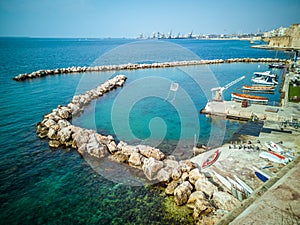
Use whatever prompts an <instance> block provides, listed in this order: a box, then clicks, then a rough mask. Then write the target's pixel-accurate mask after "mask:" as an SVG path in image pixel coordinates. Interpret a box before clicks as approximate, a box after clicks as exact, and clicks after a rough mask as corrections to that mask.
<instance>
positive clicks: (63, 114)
mask: <svg viewBox="0 0 300 225" xmlns="http://www.w3.org/2000/svg"><path fill="white" fill-rule="evenodd" d="M58 116H59V117H61V118H62V119H69V118H70V117H71V114H70V112H69V109H68V108H67V107H61V108H59V109H58Z"/></svg>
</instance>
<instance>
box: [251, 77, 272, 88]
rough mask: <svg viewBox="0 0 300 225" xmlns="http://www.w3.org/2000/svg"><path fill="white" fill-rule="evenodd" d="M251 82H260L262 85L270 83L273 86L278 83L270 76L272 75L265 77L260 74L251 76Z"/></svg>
mask: <svg viewBox="0 0 300 225" xmlns="http://www.w3.org/2000/svg"><path fill="white" fill-rule="evenodd" d="M251 81H252V83H255V84H262V85H271V86H275V85H277V84H278V82H277V81H276V80H275V79H274V78H272V77H266V76H261V77H253V78H252V79H251Z"/></svg>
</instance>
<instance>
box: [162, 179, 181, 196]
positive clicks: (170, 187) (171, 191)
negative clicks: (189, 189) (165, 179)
mask: <svg viewBox="0 0 300 225" xmlns="http://www.w3.org/2000/svg"><path fill="white" fill-rule="evenodd" d="M178 185H179V181H178V180H173V181H171V182H170V183H169V184H168V186H167V188H166V189H165V193H166V194H167V195H173V194H174V191H175V189H176V188H177V187H178Z"/></svg>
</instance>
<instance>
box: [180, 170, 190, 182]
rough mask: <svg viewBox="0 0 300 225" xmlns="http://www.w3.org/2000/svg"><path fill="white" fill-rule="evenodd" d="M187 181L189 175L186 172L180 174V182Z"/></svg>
mask: <svg viewBox="0 0 300 225" xmlns="http://www.w3.org/2000/svg"><path fill="white" fill-rule="evenodd" d="M188 179H189V174H188V173H187V172H184V173H182V175H181V181H182V182H183V181H187V180H188Z"/></svg>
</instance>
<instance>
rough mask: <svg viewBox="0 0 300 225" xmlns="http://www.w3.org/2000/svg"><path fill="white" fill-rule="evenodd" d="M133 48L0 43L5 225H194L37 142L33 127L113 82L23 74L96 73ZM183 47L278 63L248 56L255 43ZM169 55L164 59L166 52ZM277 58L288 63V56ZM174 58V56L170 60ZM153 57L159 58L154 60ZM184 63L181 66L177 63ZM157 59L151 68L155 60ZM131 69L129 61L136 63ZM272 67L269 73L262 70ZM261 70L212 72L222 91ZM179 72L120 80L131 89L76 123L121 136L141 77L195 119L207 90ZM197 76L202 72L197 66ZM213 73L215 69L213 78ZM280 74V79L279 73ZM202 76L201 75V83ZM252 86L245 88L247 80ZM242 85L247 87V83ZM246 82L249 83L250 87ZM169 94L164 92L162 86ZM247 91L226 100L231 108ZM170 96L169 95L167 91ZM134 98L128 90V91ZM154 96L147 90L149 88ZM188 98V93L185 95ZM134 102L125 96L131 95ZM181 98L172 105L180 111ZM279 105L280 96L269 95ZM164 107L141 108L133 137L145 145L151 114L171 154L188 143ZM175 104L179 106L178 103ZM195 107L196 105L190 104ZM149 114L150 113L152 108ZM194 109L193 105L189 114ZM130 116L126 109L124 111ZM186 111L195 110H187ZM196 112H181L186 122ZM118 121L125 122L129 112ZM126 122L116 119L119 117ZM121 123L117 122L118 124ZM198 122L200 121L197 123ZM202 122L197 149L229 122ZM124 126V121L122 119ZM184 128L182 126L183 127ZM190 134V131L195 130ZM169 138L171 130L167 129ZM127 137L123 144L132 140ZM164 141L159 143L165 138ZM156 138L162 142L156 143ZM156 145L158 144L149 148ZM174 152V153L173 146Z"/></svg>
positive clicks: (0, 190) (256, 53)
mask: <svg viewBox="0 0 300 225" xmlns="http://www.w3.org/2000/svg"><path fill="white" fill-rule="evenodd" d="M131 42H133V40H126V39H108V40H101V39H100V40H99V39H88V40H80V39H30V38H28V39H26V38H24V39H23V38H1V39H0V71H1V73H0V76H1V82H0V90H1V98H0V146H1V148H0V152H1V154H0V205H1V211H0V221H1V224H132V223H134V222H136V224H158V223H161V224H188V223H189V221H190V220H189V219H190V218H188V217H187V218H183V219H182V220H183V221H180V219H178V218H173V217H172V215H171V214H169V213H168V211H167V208H165V207H164V204H163V202H164V201H163V200H164V197H163V196H160V191H159V190H158V189H157V188H155V187H152V188H145V187H131V186H126V185H120V184H117V183H114V182H112V181H109V180H106V179H105V178H103V177H102V176H100V175H99V174H98V173H96V172H95V171H94V170H93V169H92V168H91V167H90V166H89V164H88V163H87V162H86V161H85V160H84V159H82V158H80V157H79V155H78V154H77V153H76V152H75V151H73V150H68V149H57V150H53V149H50V148H49V147H48V143H47V140H40V139H39V138H38V137H37V136H36V134H35V124H36V123H37V122H39V121H40V120H41V119H42V117H43V115H44V114H46V113H48V112H49V111H50V110H51V109H53V108H55V107H57V105H59V104H61V105H64V104H67V103H68V102H70V100H71V99H72V97H73V95H74V94H76V93H78V92H83V91H85V90H87V89H90V88H91V87H94V86H95V85H96V84H97V83H98V82H102V81H104V80H106V79H107V77H109V76H112V75H113V74H103V73H97V74H96V73H90V74H73V75H61V76H53V77H45V78H42V79H35V80H29V81H25V82H15V81H13V80H11V78H12V77H13V76H15V75H17V74H18V73H25V72H32V71H35V70H38V69H48V68H49V69H53V68H57V67H68V66H73V65H80V66H84V65H86V66H88V65H91V64H92V63H93V62H94V61H95V60H96V59H98V58H99V56H100V55H101V54H103V53H105V52H108V51H110V50H112V49H113V48H115V47H117V46H119V45H122V44H126V43H131ZM172 42H175V43H177V44H181V45H182V46H184V47H187V48H188V49H189V50H191V51H192V52H194V53H195V54H196V55H198V56H200V57H201V58H205V59H212V58H224V59H226V58H231V57H275V55H276V53H275V52H274V51H263V50H257V49H251V48H249V46H250V45H249V43H248V42H241V41H221V42H216V41H196V40H178V41H172ZM161 54H162V53H161ZM278 56H279V57H281V58H283V57H285V58H288V57H289V55H288V54H286V53H283V52H280V53H279V54H278ZM168 57H169V58H170V59H172V56H168ZM150 58H151V57H150ZM175 58H176V57H175ZM150 60H152V59H150ZM128 61H130V57H129V58H128ZM265 68H266V65H264V64H261V65H260V69H261V70H264V69H265ZM257 69H258V64H242V63H239V64H224V65H211V66H210V67H209V70H211V71H213V74H215V76H216V77H217V80H218V82H219V83H220V85H224V84H226V83H228V82H230V81H231V80H233V79H235V78H237V77H239V76H241V75H244V74H246V75H247V79H248V80H249V79H250V76H251V74H252V72H253V71H255V70H257ZM182 70H183V69H182V68H181V69H176V68H168V69H160V70H158V69H157V70H141V71H122V73H124V74H126V76H128V81H127V82H126V84H125V86H124V88H123V89H117V90H115V91H113V92H111V93H109V94H108V95H105V96H104V97H103V98H101V99H99V100H97V101H96V102H95V103H96V104H94V105H92V104H91V105H90V106H89V107H88V108H87V110H86V111H85V113H84V114H83V115H82V116H81V117H80V118H78V119H77V120H76V121H74V122H77V123H79V124H81V125H82V126H85V127H90V128H95V129H97V130H98V131H101V132H103V133H107V134H114V129H113V127H112V125H111V110H113V109H114V108H113V107H112V106H113V102H114V99H116V98H117V97H118V98H119V97H121V95H118V94H120V93H121V92H122V90H125V88H126V87H129V86H130V85H131V84H134V81H138V80H140V79H142V78H147V77H149V76H150V77H154V78H155V79H156V78H165V79H167V81H168V82H170V81H172V80H173V81H175V82H178V83H179V85H180V88H181V89H180V91H185V92H186V95H187V96H189V97H190V99H191V101H192V103H193V107H194V108H195V110H200V109H201V108H202V107H203V106H204V105H205V103H206V100H207V98H206V97H205V95H204V93H205V87H206V85H205V84H206V83H205V82H204V83H203V84H204V85H203V88H199V85H197V83H196V82H195V81H194V80H192V79H190V77H189V76H188V75H185V72H182ZM191 70H192V71H190V72H191V73H193V71H195V72H198V71H199V70H200V71H202V70H203V68H202V69H201V68H200V69H199V67H193V68H192V69H191ZM205 71H207V69H205ZM275 72H276V73H280V71H275ZM199 76H200V74H199ZM245 82H246V81H245ZM242 83H243V82H241V83H240V84H242ZM246 83H247V82H246ZM166 84H168V83H161V85H162V86H159V85H158V86H157V88H161V89H159V90H160V92H159V93H160V94H161V96H167V94H168V85H166ZM164 85H165V86H164ZM238 86H239V85H236V86H234V87H232V88H230V89H229V90H228V91H227V92H225V99H228V98H229V95H230V92H231V91H232V90H234V89H236V88H237V87H238ZM166 87H167V88H166ZM128 90H129V89H128ZM145 90H147V89H145ZM182 93H184V92H182ZM125 96H126V95H125ZM180 97H181V95H180V94H178V95H177V96H176V100H175V101H174V104H178V105H180V103H182V101H183V100H182V99H181V98H180ZM272 98H273V99H274V100H277V99H278V94H275V95H274V96H271V99H272ZM163 100H164V99H162V98H157V97H150V98H145V99H144V100H143V101H139V102H137V103H136V104H135V105H134V107H133V108H132V111H131V112H130V114H129V117H130V126H131V128H132V130H133V134H134V135H135V136H136V137H137V138H139V139H143V138H147V137H149V136H151V135H150V129H147V128H148V125H149V121H151V117H152V115H153V116H155V117H161V118H162V119H163V120H164V123H165V125H166V126H164V123H161V122H162V121H161V120H159V119H158V120H154V121H152V122H153V123H151V124H152V125H153V126H154V128H156V126H159V127H161V128H165V127H166V128H167V129H166V138H165V139H164V140H163V143H161V145H162V146H163V150H164V151H166V152H172V151H173V147H172V146H176V145H177V142H178V137H180V131H181V122H180V116H178V113H176V111H177V110H176V107H173V106H172V104H170V103H167V104H165V103H166V102H165V101H163ZM176 101H178V102H177V103H176ZM187 103H189V102H187ZM149 105H152V107H150V108H149ZM187 106H190V105H187ZM124 108H126V107H124ZM187 109H188V108H187ZM186 111H187V112H189V111H188V110H183V113H186ZM118 112H120V114H119V115H122V111H118ZM116 116H118V113H117V115H116ZM116 119H118V118H116ZM190 119H191V120H192V121H194V119H195V118H194V117H191V118H190ZM190 119H189V117H188V116H187V120H186V121H187V123H186V124H185V126H184V127H183V128H184V129H185V131H186V132H185V133H184V135H185V136H184V139H185V140H191V139H193V136H194V130H193V126H191V125H189V121H190ZM196 119H197V120H198V121H199V127H200V131H199V135H198V137H199V141H200V142H204V143H205V142H207V140H208V137H209V136H210V130H211V123H212V122H214V124H215V126H223V125H224V121H211V120H210V119H208V118H206V117H205V116H203V115H200V114H197V118H196ZM117 121H118V120H117ZM179 124H180V126H178V125H179ZM227 127H228V128H229V129H228V131H227V133H226V135H225V140H228V139H229V138H230V136H231V134H232V133H233V132H234V131H235V130H236V129H238V128H239V127H240V124H238V123H229V124H227ZM187 128H191V129H187ZM162 130H163V129H162ZM122 135H124V134H120V137H118V138H120V139H127V140H129V141H132V142H134V141H136V140H133V139H132V137H131V136H129V137H126V134H125V135H124V136H122ZM153 135H155V134H153ZM157 135H158V137H160V136H161V134H157ZM154 137H155V136H154ZM149 141H153V140H149ZM170 146H171V147H170Z"/></svg>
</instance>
